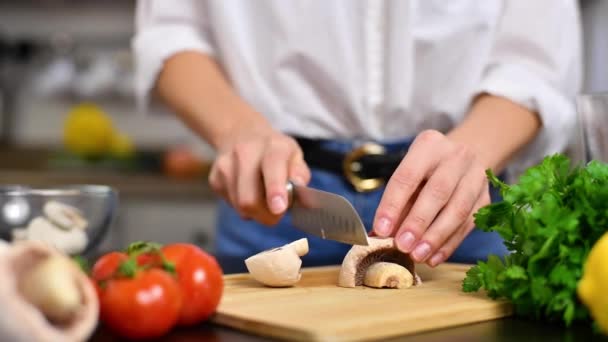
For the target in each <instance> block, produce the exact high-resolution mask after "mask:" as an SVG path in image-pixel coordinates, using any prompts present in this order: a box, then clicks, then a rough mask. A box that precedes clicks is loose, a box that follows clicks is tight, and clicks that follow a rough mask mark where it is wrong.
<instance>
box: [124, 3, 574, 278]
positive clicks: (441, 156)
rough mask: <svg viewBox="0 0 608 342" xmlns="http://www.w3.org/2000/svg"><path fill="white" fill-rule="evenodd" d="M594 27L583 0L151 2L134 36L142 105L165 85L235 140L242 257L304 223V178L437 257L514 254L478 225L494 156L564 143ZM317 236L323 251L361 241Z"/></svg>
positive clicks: (512, 156) (232, 197)
mask: <svg viewBox="0 0 608 342" xmlns="http://www.w3.org/2000/svg"><path fill="white" fill-rule="evenodd" d="M579 35H580V28H579V21H578V8H577V2H576V1H574V0H558V1H555V0H541V1H525V0H510V1H500V0H491V1H476V0H455V1H449V2H445V1H430V0H425V1H414V0H412V1H351V0H336V1H284V0H264V1H247V0H243V1H238V0H234V1H223V0H215V1H214V0H209V1H198V0H182V1H171V2H167V1H153V0H149V1H141V2H139V3H138V6H137V34H136V36H135V39H134V42H133V46H134V51H135V56H136V58H137V67H138V81H137V88H138V93H139V96H140V100H141V101H140V104H141V105H144V106H145V104H146V103H147V102H148V100H149V99H150V98H151V97H152V96H153V95H152V94H154V95H158V97H159V98H160V99H162V100H163V102H164V103H165V104H166V105H168V107H169V108H171V109H172V110H173V111H174V112H175V113H176V114H177V115H178V116H179V117H180V118H181V119H182V120H183V121H184V122H185V123H186V124H187V125H188V126H189V127H190V128H191V129H192V130H193V131H194V132H196V133H197V134H199V135H200V136H201V138H202V139H204V140H205V141H206V142H208V143H209V144H210V145H211V146H212V147H214V148H215V150H216V151H217V159H216V161H215V163H214V165H213V168H212V170H211V174H210V177H209V182H210V185H211V187H212V188H213V189H214V190H215V191H216V192H217V193H218V194H219V195H220V196H221V197H222V198H223V199H224V200H225V201H224V202H222V203H221V204H220V208H219V217H218V232H217V234H218V235H217V247H216V254H217V256H218V259H219V260H220V262H223V264H224V267H227V268H230V265H229V260H239V265H242V259H243V258H245V257H247V256H249V255H251V254H254V253H257V252H259V251H260V250H263V249H267V248H272V247H276V246H279V245H282V244H284V243H287V242H290V241H293V240H295V239H297V238H300V237H302V236H304V235H303V233H301V232H299V231H297V230H295V229H293V227H291V226H290V224H289V215H285V212H286V205H287V193H286V190H285V184H286V182H287V181H288V179H291V180H293V181H296V182H299V183H302V184H309V185H310V186H312V187H315V188H320V189H323V190H327V191H331V192H335V193H338V194H341V195H343V196H345V197H346V198H347V199H349V200H350V201H351V202H352V203H353V205H354V206H355V208H356V209H357V210H358V211H359V213H360V215H361V216H362V218H363V220H364V223H365V224H366V226H367V227H368V228H369V229H370V231H371V230H373V233H375V234H376V235H379V236H382V237H385V236H394V237H395V239H396V244H397V246H398V248H399V249H400V250H402V251H403V252H405V253H412V256H413V258H414V259H415V260H416V261H417V262H426V263H427V264H429V265H431V266H436V265H438V264H440V263H442V262H444V261H446V260H452V261H460V262H474V261H476V260H479V259H484V258H486V257H487V255H488V254H490V253H492V254H499V255H502V254H504V253H505V252H506V250H505V249H504V246H503V244H502V241H501V240H500V238H499V237H498V236H497V235H495V234H490V233H483V232H481V231H477V230H474V229H473V227H474V222H473V214H474V213H475V212H476V211H477V210H478V209H479V208H480V207H482V206H484V205H486V204H488V203H489V202H490V200H491V199H490V193H489V187H488V184H487V181H486V178H485V173H484V171H485V170H486V169H488V168H490V169H492V170H493V171H494V172H503V171H504V172H509V171H511V173H512V174H513V175H515V174H516V172H517V170H521V169H522V168H523V167H527V166H529V165H531V164H533V163H535V162H538V161H539V160H540V159H541V158H542V157H543V156H544V155H546V154H549V153H554V152H559V151H562V150H563V149H564V147H565V146H566V144H567V143H568V140H569V136H570V135H569V132H571V131H572V129H573V125H574V123H575V111H574V107H573V103H572V99H573V96H574V95H575V94H576V92H577V91H578V90H579V84H580V77H581V74H580V65H579V63H580V62H579V60H580V56H579V55H580V46H579V45H580V37H579ZM376 152H377V153H381V156H379V157H377V156H376V157H373V156H372V157H370V156H369V154H374V153H376ZM361 156H363V157H361ZM359 157H361V159H359ZM345 159H346V162H347V164H344V160H345ZM349 161H350V162H349ZM343 166H344V167H343ZM353 175H354V176H359V177H360V178H364V179H367V178H378V179H379V182H373V181H372V182H371V183H372V185H371V186H369V187H367V188H365V189H363V188H362V187H365V186H364V185H363V184H362V183H361V182H360V181H358V180H357V178H353ZM383 181H387V182H386V184H384V183H383ZM367 183H370V182H367ZM273 225H274V226H275V229H274V230H270V229H269V228H268V226H273ZM309 242H310V244H311V253H310V255H309V256H308V257H306V258H305V260H304V261H305V264H330V263H336V262H340V260H341V259H342V257H343V255H344V253H345V252H346V250H347V249H348V248H349V246H346V245H343V244H339V243H336V242H332V241H324V240H321V239H317V238H314V237H309ZM229 271H230V270H229Z"/></svg>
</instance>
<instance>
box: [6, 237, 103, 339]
mask: <svg viewBox="0 0 608 342" xmlns="http://www.w3.org/2000/svg"><path fill="white" fill-rule="evenodd" d="M0 274H2V281H1V282H0V301H1V302H2V307H1V308H0V341H11V342H26V341H28V342H29V341H49V342H55V341H56V342H60V341H73V342H76V341H86V340H87V339H89V338H90V336H91V335H92V334H93V332H94V331H95V328H96V326H97V321H98V316H99V301H98V299H97V293H96V291H95V288H94V287H93V284H92V282H91V281H90V280H89V279H88V277H87V276H86V274H84V273H83V272H82V271H81V270H80V269H79V268H78V266H77V265H76V263H74V262H72V261H71V260H70V259H69V258H68V257H67V256H65V255H64V254H62V253H60V252H58V251H57V250H55V249H54V248H52V247H50V246H48V245H46V244H44V243H42V242H38V241H19V242H15V243H13V244H11V245H9V247H8V248H6V249H4V250H0Z"/></svg>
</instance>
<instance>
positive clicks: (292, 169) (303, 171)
mask: <svg viewBox="0 0 608 342" xmlns="http://www.w3.org/2000/svg"><path fill="white" fill-rule="evenodd" d="M296 149H297V151H296V152H295V153H294V154H293V155H292V157H291V160H290V163H289V179H290V180H291V181H293V182H294V183H296V184H299V185H306V184H308V182H310V169H309V168H308V165H306V162H305V161H304V155H303V154H302V152H301V150H300V148H299V147H296Z"/></svg>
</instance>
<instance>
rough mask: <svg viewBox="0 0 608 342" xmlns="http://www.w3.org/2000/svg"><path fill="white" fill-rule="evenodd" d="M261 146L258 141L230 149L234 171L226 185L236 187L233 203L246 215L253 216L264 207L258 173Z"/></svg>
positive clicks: (260, 179)
mask: <svg viewBox="0 0 608 342" xmlns="http://www.w3.org/2000/svg"><path fill="white" fill-rule="evenodd" d="M261 147H262V146H261V144H258V143H247V144H241V145H237V146H235V148H234V149H233V151H232V159H233V162H234V163H235V172H234V174H233V179H232V180H231V181H230V182H229V186H228V187H229V189H231V188H236V201H235V202H233V205H234V206H235V208H236V209H237V211H238V212H239V213H240V214H241V215H243V216H246V217H253V216H255V215H256V214H257V213H259V212H260V210H261V209H263V208H264V207H265V205H264V193H263V186H262V177H261V174H260V162H261V160H262V153H263V150H262V148H261Z"/></svg>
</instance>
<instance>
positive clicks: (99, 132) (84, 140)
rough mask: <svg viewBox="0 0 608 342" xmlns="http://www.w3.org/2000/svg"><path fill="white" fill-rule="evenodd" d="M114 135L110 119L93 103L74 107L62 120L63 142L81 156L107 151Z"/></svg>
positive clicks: (92, 155) (100, 153)
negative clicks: (63, 120)
mask: <svg viewBox="0 0 608 342" xmlns="http://www.w3.org/2000/svg"><path fill="white" fill-rule="evenodd" d="M113 135H114V127H113V124H112V120H111V119H110V117H108V115H106V113H104V111H103V110H102V109H101V108H99V107H98V106H97V105H95V104H91V103H82V104H80V105H77V106H76V107H74V108H73V109H72V110H71V111H70V112H69V113H68V115H67V117H66V120H65V122H64V136H63V139H64V144H65V147H66V148H67V149H68V150H69V151H70V152H72V153H75V154H78V155H80V156H83V157H95V156H101V155H103V154H105V153H107V152H108V151H109V148H110V145H111V143H112V137H113Z"/></svg>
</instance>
